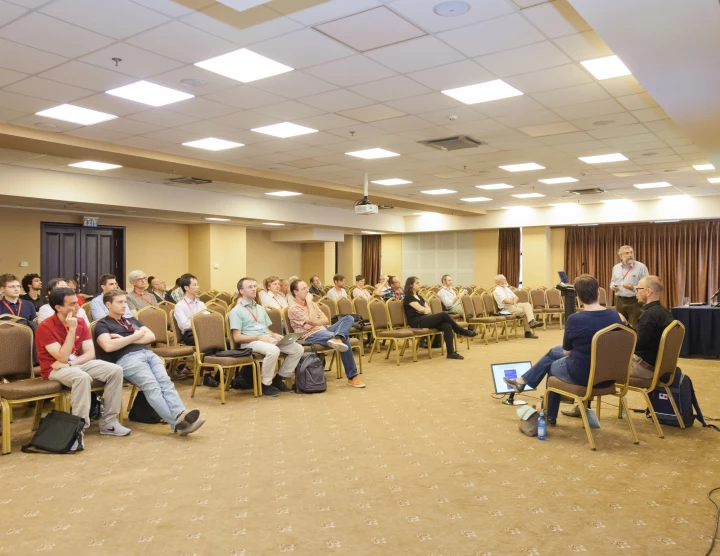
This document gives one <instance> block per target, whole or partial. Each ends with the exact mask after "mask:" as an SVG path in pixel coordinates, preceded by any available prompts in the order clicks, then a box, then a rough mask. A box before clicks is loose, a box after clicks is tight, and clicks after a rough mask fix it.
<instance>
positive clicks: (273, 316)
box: [265, 307, 289, 334]
mask: <svg viewBox="0 0 720 556" xmlns="http://www.w3.org/2000/svg"><path fill="white" fill-rule="evenodd" d="M265 311H267V314H268V317H270V322H271V323H272V324H271V325H270V326H269V328H270V332H274V333H275V334H282V333H283V327H282V311H280V309H275V308H274V307H265ZM285 330H287V331H288V332H289V329H287V328H285Z"/></svg>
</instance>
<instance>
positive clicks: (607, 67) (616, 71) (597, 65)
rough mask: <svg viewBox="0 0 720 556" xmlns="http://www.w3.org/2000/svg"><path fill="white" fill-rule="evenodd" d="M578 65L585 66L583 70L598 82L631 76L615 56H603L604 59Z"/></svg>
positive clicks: (587, 61)
mask: <svg viewBox="0 0 720 556" xmlns="http://www.w3.org/2000/svg"><path fill="white" fill-rule="evenodd" d="M580 63H581V64H582V65H583V66H585V69H586V70H588V71H589V72H590V73H592V74H593V76H594V77H595V79H597V80H598V81H602V80H603V79H612V78H613V77H623V76H625V75H631V74H630V70H629V69H627V66H625V64H623V63H622V61H621V60H620V58H618V57H617V56H605V57H604V58H595V59H594V60H585V61H584V62H580Z"/></svg>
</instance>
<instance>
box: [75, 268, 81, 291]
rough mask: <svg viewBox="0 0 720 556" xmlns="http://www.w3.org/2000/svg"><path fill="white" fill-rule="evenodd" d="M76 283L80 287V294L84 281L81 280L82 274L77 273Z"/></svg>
mask: <svg viewBox="0 0 720 556" xmlns="http://www.w3.org/2000/svg"><path fill="white" fill-rule="evenodd" d="M75 283H76V284H77V286H78V293H80V292H81V291H82V281H81V280H80V273H79V272H77V273H76V274H75Z"/></svg>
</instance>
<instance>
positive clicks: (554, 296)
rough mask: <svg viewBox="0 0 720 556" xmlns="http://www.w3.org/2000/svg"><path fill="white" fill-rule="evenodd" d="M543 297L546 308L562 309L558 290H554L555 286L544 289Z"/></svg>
mask: <svg viewBox="0 0 720 556" xmlns="http://www.w3.org/2000/svg"><path fill="white" fill-rule="evenodd" d="M545 299H547V305H548V309H562V296H561V295H560V290H556V289H555V288H549V289H547V290H545Z"/></svg>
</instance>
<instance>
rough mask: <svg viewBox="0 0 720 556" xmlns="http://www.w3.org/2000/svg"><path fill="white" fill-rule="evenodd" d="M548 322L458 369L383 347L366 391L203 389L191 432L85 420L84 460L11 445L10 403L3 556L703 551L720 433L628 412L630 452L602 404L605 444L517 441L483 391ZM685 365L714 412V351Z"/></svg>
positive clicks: (565, 423)
mask: <svg viewBox="0 0 720 556" xmlns="http://www.w3.org/2000/svg"><path fill="white" fill-rule="evenodd" d="M538 334H539V335H540V336H541V339H540V340H538V341H531V340H525V339H517V340H515V339H512V340H511V341H510V342H505V341H503V342H500V343H499V344H497V345H495V344H491V345H490V346H485V345H482V344H480V343H479V342H477V341H476V342H474V343H473V346H472V349H471V351H469V352H467V351H465V348H462V349H461V353H463V354H465V355H466V359H465V361H447V360H446V359H444V358H439V357H436V358H435V359H433V360H432V361H428V360H427V359H426V358H424V357H423V356H421V359H420V361H419V362H418V363H412V362H411V360H410V358H409V357H408V356H406V357H405V360H406V361H407V363H404V364H403V365H401V366H400V367H396V366H395V364H394V363H392V362H386V361H385V360H383V359H377V360H374V361H373V363H372V364H371V365H366V366H365V374H364V375H363V379H364V380H365V381H366V383H367V385H368V388H367V389H365V390H355V389H352V388H349V387H347V386H345V381H344V380H342V381H336V380H335V379H334V378H332V377H331V375H330V373H328V374H327V375H326V376H327V377H328V378H329V380H330V384H329V389H328V392H326V393H325V394H322V395H315V396H307V395H294V394H285V395H283V396H281V398H280V399H277V398H276V399H269V398H261V399H253V398H252V395H251V394H248V393H247V392H236V391H233V392H231V394H230V397H229V401H228V403H227V404H226V405H225V406H221V405H220V403H219V400H218V398H217V393H216V392H213V391H210V390H208V389H207V388H201V389H200V390H199V394H198V397H197V398H196V403H194V404H189V405H196V406H197V407H199V408H200V409H201V410H202V411H203V414H204V416H205V417H207V419H208V422H207V424H206V425H205V426H204V427H203V428H202V429H201V430H200V432H199V433H198V434H197V435H195V436H193V437H187V438H180V437H173V436H171V435H170V434H169V433H168V429H167V427H163V426H161V425H155V426H148V425H139V424H134V423H133V424H131V426H132V427H133V433H132V435H131V436H130V437H127V438H106V437H100V436H98V434H97V425H96V424H94V425H93V427H92V428H91V432H90V433H89V434H88V435H87V437H86V451H85V452H84V453H81V454H77V455H73V456H49V455H26V454H23V453H22V452H20V451H19V448H20V446H21V445H22V444H23V443H25V442H27V441H28V440H29V438H30V431H29V425H30V419H29V418H28V417H23V416H22V415H20V413H21V412H19V413H18V415H17V416H16V423H15V425H14V427H15V428H14V430H15V433H16V436H15V441H14V442H13V453H12V454H11V455H8V456H4V457H2V458H0V481H1V482H0V484H1V485H2V487H1V488H2V490H1V491H0V516H2V517H1V518H0V519H1V523H0V553H2V554H8V555H9V554H13V555H20V554H35V553H38V552H42V553H52V554H62V555H65V554H73V555H86V554H88V555H96V554H97V555H101V554H113V555H116V554H123V555H134V554H162V555H178V556H179V555H181V554H187V555H192V554H194V555H198V556H200V555H203V556H207V555H247V556H250V555H266V554H268V555H272V554H285V553H293V554H297V555H317V554H323V555H324V554H338V555H353V556H354V555H374V554H385V555H387V554H390V555H400V554H402V555H416V554H417V555H443V556H453V555H490V554H492V555H493V556H498V555H515V554H518V555H523V556H527V555H543V556H545V555H553V556H558V555H563V554H576V553H585V554H591V555H605V554H621V555H624V554H628V555H643V554H653V555H664V554H672V555H690V554H704V553H705V551H706V550H707V547H708V546H709V539H710V535H711V534H712V531H713V526H714V508H713V506H712V505H711V504H710V503H709V502H708V501H707V499H706V493H707V491H708V490H710V489H711V488H713V487H715V486H720V473H719V472H718V469H719V468H718V464H717V461H718V458H720V450H719V447H720V442H718V441H719V440H720V433H717V432H715V431H712V430H710V429H705V430H702V429H701V428H700V427H698V426H697V425H695V426H694V427H693V428H692V429H690V430H687V431H680V430H677V429H673V428H671V427H665V431H666V438H665V439H664V440H661V439H659V438H657V437H656V436H655V435H654V429H653V427H652V424H651V422H650V421H649V420H646V419H645V417H644V416H640V415H639V414H635V423H636V425H637V430H638V434H639V436H640V440H641V443H640V445H639V446H634V445H633V444H632V443H631V441H630V435H629V431H628V429H627V425H626V424H625V423H623V422H618V421H617V419H615V418H614V412H613V411H612V410H613V409H614V408H612V407H609V406H605V408H604V410H603V414H602V419H601V421H602V423H603V428H602V429H601V430H599V431H596V435H595V438H596V442H597V446H598V451H597V452H591V451H590V450H589V449H588V446H587V442H586V438H585V434H584V431H583V429H582V428H580V421H579V420H577V419H570V418H567V417H565V418H562V417H561V418H560V419H559V424H558V427H556V428H554V429H552V428H551V429H550V436H549V438H548V440H547V441H546V442H540V441H538V440H537V439H533V438H528V437H525V436H523V435H521V434H520V433H519V432H518V430H517V417H516V416H515V414H514V410H513V408H510V407H507V406H503V405H500V403H499V401H496V400H494V399H492V398H491V397H490V391H491V381H490V377H489V364H490V362H491V361H495V362H498V361H517V360H519V359H526V358H527V359H533V360H535V359H537V357H538V356H539V355H541V354H542V353H544V352H545V351H546V350H547V349H548V348H550V347H552V346H553V345H555V344H557V343H559V341H560V338H561V333H560V331H558V330H553V331H547V332H543V331H542V330H540V331H539V332H538ZM682 367H683V369H684V370H685V371H686V372H687V373H688V374H689V375H690V376H691V377H692V379H693V381H694V382H695V386H696V389H697V390H698V391H699V396H700V402H701V404H702V406H703V408H704V410H705V413H706V414H709V415H711V416H712V415H715V416H717V415H718V414H720V409H716V408H717V407H718V402H720V394H719V392H718V386H717V378H716V377H717V376H719V375H718V373H719V372H720V362H717V361H700V360H690V361H688V360H683V361H682ZM180 390H181V395H182V396H183V398H184V399H185V400H186V401H188V400H189V388H188V387H187V386H185V385H183V386H181V388H180ZM127 395H128V392H127V391H126V393H125V398H126V400H127ZM614 401H615V400H608V402H613V403H614ZM631 404H632V405H633V406H634V407H638V406H639V404H638V402H637V401H636V400H634V399H633V400H631Z"/></svg>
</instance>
